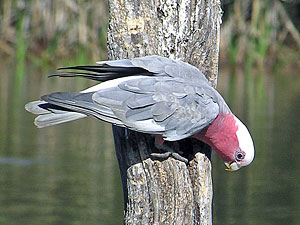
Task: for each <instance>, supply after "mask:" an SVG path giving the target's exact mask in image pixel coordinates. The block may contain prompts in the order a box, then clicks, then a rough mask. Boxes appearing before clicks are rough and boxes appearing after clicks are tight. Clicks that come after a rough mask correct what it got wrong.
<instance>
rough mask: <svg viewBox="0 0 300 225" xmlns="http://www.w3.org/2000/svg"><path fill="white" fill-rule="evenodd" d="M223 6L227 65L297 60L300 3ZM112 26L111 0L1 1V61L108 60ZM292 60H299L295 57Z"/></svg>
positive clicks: (246, 0)
mask: <svg viewBox="0 0 300 225" xmlns="http://www.w3.org/2000/svg"><path fill="white" fill-rule="evenodd" d="M222 3H223V9H224V17H223V25H222V32H221V35H222V36H221V40H222V41H221V45H220V47H221V56H222V59H229V61H228V60H224V61H225V62H228V63H229V64H230V65H231V66H232V67H233V68H234V67H236V66H237V65H239V66H240V65H245V67H246V69H247V68H248V69H249V68H253V67H256V66H258V67H262V66H264V65H265V64H271V65H272V64H274V63H275V62H276V63H278V61H280V60H283V61H284V65H285V64H286V62H287V60H286V58H285V55H286V53H282V50H284V51H287V52H289V53H290V52H294V53H295V54H294V55H296V52H297V51H299V48H300V35H299V31H298V30H297V29H296V27H297V26H299V24H298V23H297V21H298V20H299V17H300V16H299V14H297V13H298V12H297V10H296V8H297V7H300V3H299V2H298V1H294V0H290V1H280V0H272V1H271V0H265V1H262V0H231V1H229V0H223V1H222ZM287 9H288V10H287ZM292 19H294V20H292ZM297 19H298V20H297ZM107 24H108V9H107V1H106V0H100V1H99V0H88V1H84V0H52V1H40V0H30V1H25V0H2V1H0V56H15V55H16V58H17V61H18V62H20V65H21V64H22V63H21V62H22V61H23V62H24V60H25V59H27V60H30V61H32V62H33V63H35V64H38V65H44V64H49V63H52V62H53V61H57V60H58V59H63V58H68V59H71V60H72V59H73V60H75V61H77V62H84V61H86V62H87V61H89V62H90V61H94V60H99V59H102V58H105V57H106V30H107ZM282 46H284V47H282ZM292 55H293V54H292ZM86 59H88V60H86ZM289 59H290V60H294V61H296V59H295V57H289ZM20 68H22V67H21V66H20ZM20 70H21V69H20Z"/></svg>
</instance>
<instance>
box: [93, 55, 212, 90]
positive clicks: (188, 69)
mask: <svg viewBox="0 0 300 225" xmlns="http://www.w3.org/2000/svg"><path fill="white" fill-rule="evenodd" d="M97 63H98V64H107V65H109V66H116V67H139V68H143V69H145V70H147V71H149V72H151V73H154V74H157V75H158V76H159V75H167V76H170V77H173V78H181V79H185V80H189V81H191V82H205V83H207V84H209V83H208V80H207V79H206V77H205V76H204V74H203V73H202V72H201V71H200V70H199V69H198V68H196V67H194V66H192V65H190V64H188V63H185V62H182V61H177V60H172V59H170V58H166V57H162V56H157V55H152V56H145V57H139V58H134V59H122V60H115V61H102V62H97Z"/></svg>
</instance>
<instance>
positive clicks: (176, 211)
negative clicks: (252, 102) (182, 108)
mask: <svg viewBox="0 0 300 225" xmlns="http://www.w3.org/2000/svg"><path fill="white" fill-rule="evenodd" d="M109 8H110V22H109V29H108V54H109V58H110V59H120V58H133V57H139V56H145V55H153V54H156V55H162V56H167V57H171V58H174V59H181V60H183V61H185V62H189V63H191V64H193V65H195V66H197V67H198V68H200V69H201V70H202V71H203V73H204V74H205V75H206V76H207V78H208V79H209V80H210V81H211V82H212V84H213V85H216V83H217V74H218V57H219V52H218V51H219V37H220V35H219V33H220V23H221V14H222V13H221V12H222V11H221V8H220V1H219V0H210V1H207V0H206V1H204V0H201V1H200V0H199V1H197V0H110V1H109ZM113 131H114V139H115V145H116V153H117V157H118V160H119V165H120V170H121V177H122V182H123V189H124V200H125V218H124V220H125V224H189V225H191V224H211V220H212V218H211V217H212V215H211V205H212V181H211V163H210V160H209V156H210V149H209V148H208V146H206V145H204V144H203V143H201V142H199V141H196V140H193V139H186V140H182V141H179V142H172V143H168V144H169V145H171V147H172V148H175V149H179V150H180V151H182V152H184V156H185V157H187V158H189V159H190V160H189V163H188V165H186V164H185V163H183V162H181V161H178V160H175V159H173V158H168V159H166V160H163V161H157V160H152V159H151V158H149V155H150V154H151V153H152V152H157V151H158V150H157V149H156V148H155V147H154V139H153V137H151V136H150V135H147V134H141V133H137V132H133V131H130V130H126V129H123V128H118V127H113ZM205 154H206V155H205Z"/></svg>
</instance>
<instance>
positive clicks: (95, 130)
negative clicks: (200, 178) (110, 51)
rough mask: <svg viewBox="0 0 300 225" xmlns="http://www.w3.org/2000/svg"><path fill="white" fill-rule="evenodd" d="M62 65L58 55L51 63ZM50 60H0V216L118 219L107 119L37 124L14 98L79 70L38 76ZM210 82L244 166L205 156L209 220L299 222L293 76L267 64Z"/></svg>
mask: <svg viewBox="0 0 300 225" xmlns="http://www.w3.org/2000/svg"><path fill="white" fill-rule="evenodd" d="M58 66H62V65H58ZM53 68H55V66H53V67H51V68H44V69H40V67H34V66H33V65H30V64H28V65H26V66H25V71H23V74H21V75H20V76H18V78H15V76H14V74H15V71H16V70H17V69H16V68H14V64H13V63H12V62H11V61H7V62H4V63H2V64H1V65H0V69H1V73H2V74H1V76H0V102H1V104H0V224H18V225H22V224H105V225H109V224H122V217H123V215H122V214H123V202H122V201H123V199H122V190H121V181H120V175H119V169H118V165H117V160H116V157H115V153H114V150H113V144H112V135H111V128H110V126H109V125H106V124H105V123H101V122H97V121H96V120H94V119H91V118H88V119H82V120H79V121H75V122H72V123H69V124H64V125H58V126H56V127H50V128H45V129H37V128H35V127H34V125H33V119H34V116H33V115H31V114H29V113H27V112H26V111H25V110H24V104H25V103H27V102H28V101H30V100H34V99H36V98H37V97H38V96H40V95H42V94H43V93H48V92H52V91H59V90H70V91H75V90H81V89H83V88H85V87H86V86H88V85H91V84H92V83H91V82H88V81H85V80H82V79H75V80H73V79H57V78H52V79H47V78H46V77H45V76H44V74H47V73H51V72H53V71H54V70H53ZM236 76H237V77H236V80H234V81H233V80H232V79H229V76H228V75H227V72H226V71H225V72H223V73H222V74H221V75H220V79H219V88H220V89H221V91H222V93H223V95H224V96H225V98H226V99H227V100H228V101H229V103H230V105H231V106H232V109H233V111H234V112H236V114H237V115H238V116H239V117H240V118H241V119H242V120H243V121H245V123H246V124H247V125H248V127H249V129H250V131H251V133H252V135H253V138H254V140H255V145H256V150H257V154H256V158H255V161H254V162H253V164H252V165H251V166H249V167H248V168H244V169H242V170H240V171H238V172H233V173H230V172H226V171H225V170H224V165H223V164H222V162H221V161H220V160H219V159H218V157H214V162H213V177H214V181H213V182H214V204H213V209H214V224H217V225H224V224H272V225H273V224H275V225H276V224H278V225H282V224H300V222H299V221H300V175H299V174H300V169H299V165H300V147H299V146H300V138H299V136H300V116H299V115H300V101H299V100H300V88H299V87H300V77H299V76H297V74H296V75H292V74H286V73H285V74H270V75H264V76H259V74H258V75H256V77H255V79H252V78H249V79H247V82H245V81H244V80H243V79H242V77H244V76H243V74H242V72H237V74H236Z"/></svg>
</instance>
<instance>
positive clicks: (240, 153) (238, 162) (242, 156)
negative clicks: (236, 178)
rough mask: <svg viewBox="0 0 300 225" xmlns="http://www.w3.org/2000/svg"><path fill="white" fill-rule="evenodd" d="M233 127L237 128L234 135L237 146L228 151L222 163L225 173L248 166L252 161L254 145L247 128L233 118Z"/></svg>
mask: <svg viewBox="0 0 300 225" xmlns="http://www.w3.org/2000/svg"><path fill="white" fill-rule="evenodd" d="M233 118H234V121H235V126H236V128H237V130H236V132H235V134H236V138H237V142H238V146H236V145H235V147H234V149H229V150H230V151H229V154H228V155H227V156H228V157H226V160H225V161H224V164H225V166H226V170H227V171H235V170H238V169H240V168H241V167H243V166H248V165H249V164H250V163H251V162H252V161H253V159H254V154H255V150H254V144H253V140H252V137H251V135H250V133H249V131H248V129H247V127H246V126H245V125H244V124H243V123H242V122H241V121H240V120H239V119H238V118H237V117H236V116H234V117H233Z"/></svg>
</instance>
